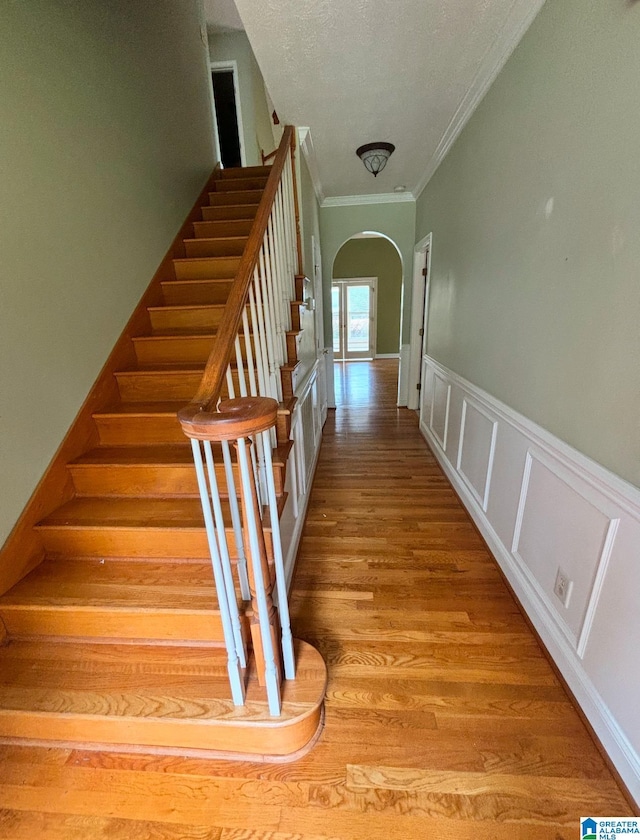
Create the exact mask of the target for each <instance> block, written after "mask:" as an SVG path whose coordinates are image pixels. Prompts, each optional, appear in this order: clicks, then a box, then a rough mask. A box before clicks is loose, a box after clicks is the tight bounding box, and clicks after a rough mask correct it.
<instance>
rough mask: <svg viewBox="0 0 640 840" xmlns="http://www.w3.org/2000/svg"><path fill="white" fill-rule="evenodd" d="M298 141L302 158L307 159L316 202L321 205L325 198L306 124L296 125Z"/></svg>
mask: <svg viewBox="0 0 640 840" xmlns="http://www.w3.org/2000/svg"><path fill="white" fill-rule="evenodd" d="M298 142H299V144H300V149H301V150H302V154H303V155H304V159H305V160H306V161H307V169H308V170H309V175H310V176H311V182H312V184H313V189H314V192H315V194H316V198H317V199H318V204H320V205H321V204H322V202H323V201H324V200H325V197H324V192H323V190H322V182H321V181H320V173H319V171H318V159H317V157H316V150H315V148H314V145H313V140H312V139H311V129H310V128H309V127H308V126H299V127H298Z"/></svg>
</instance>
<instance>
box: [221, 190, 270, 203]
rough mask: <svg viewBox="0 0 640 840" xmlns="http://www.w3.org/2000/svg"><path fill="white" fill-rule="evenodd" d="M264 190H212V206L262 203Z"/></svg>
mask: <svg viewBox="0 0 640 840" xmlns="http://www.w3.org/2000/svg"><path fill="white" fill-rule="evenodd" d="M261 198H262V190H236V191H234V192H210V193H209V204H210V205H211V207H224V206H226V205H229V204H230V205H238V204H260V199H261Z"/></svg>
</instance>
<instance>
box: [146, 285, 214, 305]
mask: <svg viewBox="0 0 640 840" xmlns="http://www.w3.org/2000/svg"><path fill="white" fill-rule="evenodd" d="M174 282H178V281H174ZM207 282H208V281H207ZM224 307H225V304H224V303H164V304H160V305H159V306H149V307H148V310H149V312H159V311H160V312H166V311H167V310H173V309H175V310H178V311H179V312H183V311H184V310H191V309H216V310H220V311H222V310H224Z"/></svg>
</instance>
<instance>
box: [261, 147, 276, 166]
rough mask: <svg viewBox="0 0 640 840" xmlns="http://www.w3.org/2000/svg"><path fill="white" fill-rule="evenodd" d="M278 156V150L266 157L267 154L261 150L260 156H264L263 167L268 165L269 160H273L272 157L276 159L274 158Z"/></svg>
mask: <svg viewBox="0 0 640 840" xmlns="http://www.w3.org/2000/svg"><path fill="white" fill-rule="evenodd" d="M277 154H278V150H277V149H274V150H273V151H272V152H269V154H268V155H265V153H264V152H263V151H262V149H261V150H260V155H261V156H262V165H263V166H264V165H265V163H266V162H267V161H268V160H271V158H272V157H274V156H275V155H277Z"/></svg>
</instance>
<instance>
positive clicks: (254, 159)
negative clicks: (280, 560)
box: [209, 32, 277, 166]
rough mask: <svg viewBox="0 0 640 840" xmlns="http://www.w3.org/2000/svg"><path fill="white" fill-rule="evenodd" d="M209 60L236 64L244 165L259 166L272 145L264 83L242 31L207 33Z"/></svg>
mask: <svg viewBox="0 0 640 840" xmlns="http://www.w3.org/2000/svg"><path fill="white" fill-rule="evenodd" d="M209 55H210V58H211V61H236V62H237V65H238V88H239V92H240V107H241V110H242V127H243V135H244V138H243V139H244V151H245V156H246V160H247V166H259V165H260V164H261V163H262V158H261V156H260V151H261V150H263V151H264V152H265V153H269V152H272V151H273V150H274V149H275V147H276V145H277V144H276V143H274V140H273V132H272V129H271V114H270V112H269V107H268V105H267V97H266V95H265V89H264V80H263V78H262V73H261V72H260V68H259V66H258V62H257V61H256V59H255V56H254V54H253V50H252V49H251V44H250V43H249V39H248V38H247V36H246V34H245V33H244V32H221V33H214V32H210V33H209Z"/></svg>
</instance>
